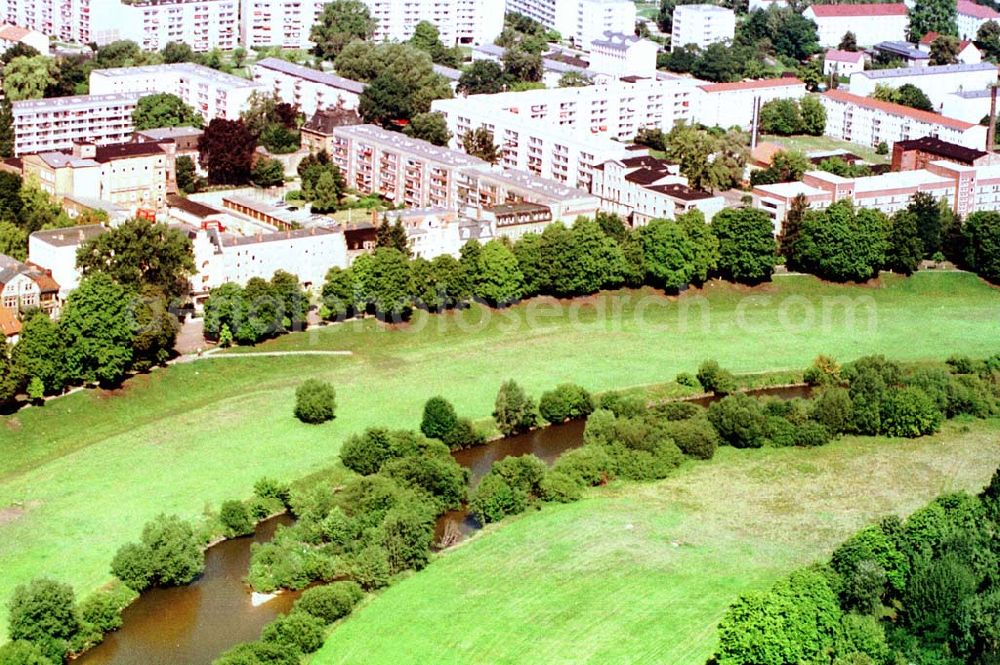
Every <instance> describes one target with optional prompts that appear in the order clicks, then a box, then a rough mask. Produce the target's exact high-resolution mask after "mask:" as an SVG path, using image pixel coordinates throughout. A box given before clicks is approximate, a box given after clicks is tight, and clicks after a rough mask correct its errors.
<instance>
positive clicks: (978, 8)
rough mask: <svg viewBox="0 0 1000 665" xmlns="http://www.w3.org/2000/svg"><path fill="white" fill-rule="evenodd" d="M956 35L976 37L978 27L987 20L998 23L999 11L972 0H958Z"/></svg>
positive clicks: (969, 37) (963, 37)
mask: <svg viewBox="0 0 1000 665" xmlns="http://www.w3.org/2000/svg"><path fill="white" fill-rule="evenodd" d="M956 9H957V16H956V17H955V19H956V23H957V24H958V36H959V38H961V39H970V40H971V39H976V37H977V35H978V34H979V28H981V27H983V24H984V23H986V22H987V21H996V22H998V23H1000V12H997V10H995V9H993V8H992V7H987V6H986V5H981V4H979V3H978V2H972V0H958V2H957V3H956Z"/></svg>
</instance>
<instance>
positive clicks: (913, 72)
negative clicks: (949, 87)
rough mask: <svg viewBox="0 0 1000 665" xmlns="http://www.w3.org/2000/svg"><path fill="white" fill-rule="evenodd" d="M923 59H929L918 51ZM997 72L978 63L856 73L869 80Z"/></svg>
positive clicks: (984, 64) (985, 64) (992, 66)
mask: <svg viewBox="0 0 1000 665" xmlns="http://www.w3.org/2000/svg"><path fill="white" fill-rule="evenodd" d="M920 53H922V54H923V55H924V56H925V57H929V56H928V55H927V54H926V53H924V52H923V51H920ZM987 71H992V72H993V73H994V74H995V73H996V72H997V66H996V65H994V64H993V63H990V62H980V63H978V64H975V65H931V66H927V67H897V68H895V69H875V70H871V71H867V72H858V73H857V76H864V77H865V78H870V79H885V78H895V77H897V76H906V77H909V76H934V75H936V74H971V73H973V72H987Z"/></svg>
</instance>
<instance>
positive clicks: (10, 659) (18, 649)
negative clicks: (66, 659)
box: [0, 640, 62, 665]
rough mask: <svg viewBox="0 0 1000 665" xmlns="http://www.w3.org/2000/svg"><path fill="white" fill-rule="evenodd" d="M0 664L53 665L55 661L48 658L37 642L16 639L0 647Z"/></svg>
mask: <svg viewBox="0 0 1000 665" xmlns="http://www.w3.org/2000/svg"><path fill="white" fill-rule="evenodd" d="M60 662H62V660H61V659H60ZM0 665H55V661H53V660H52V659H50V658H48V657H47V656H46V655H45V654H44V653H43V652H42V650H41V649H40V648H39V647H38V645H37V644H34V643H32V642H27V641H25V640H17V641H15V642H8V643H7V644H5V645H3V646H2V647H0Z"/></svg>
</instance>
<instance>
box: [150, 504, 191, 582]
mask: <svg viewBox="0 0 1000 665" xmlns="http://www.w3.org/2000/svg"><path fill="white" fill-rule="evenodd" d="M142 544H143V545H144V546H145V547H146V548H147V549H148V550H149V557H150V559H149V560H150V570H151V571H152V575H153V582H154V583H156V584H161V585H174V584H187V583H188V582H190V581H192V580H193V579H194V578H196V577H198V575H199V574H200V573H201V571H202V569H203V568H204V567H205V555H204V554H203V553H202V551H201V546H200V545H199V543H198V539H197V538H196V537H195V534H194V529H192V528H191V524H190V523H188V522H186V521H184V520H182V519H181V518H179V517H177V516H176V515H162V514H161V515H159V516H157V517H156V518H155V519H153V521H151V522H148V523H147V524H146V526H144V527H143V528H142Z"/></svg>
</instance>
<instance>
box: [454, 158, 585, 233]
mask: <svg viewBox="0 0 1000 665" xmlns="http://www.w3.org/2000/svg"><path fill="white" fill-rule="evenodd" d="M475 177H476V190H475V192H474V194H475V197H474V198H472V199H471V200H469V201H467V202H466V208H465V211H466V212H467V213H468V214H469V215H471V216H474V217H477V218H479V217H482V216H483V214H484V213H486V212H488V211H490V210H492V209H494V208H496V206H503V205H509V204H513V203H523V202H527V203H534V204H537V205H543V206H545V207H546V208H548V209H549V212H550V213H551V215H552V219H553V220H555V221H562V222H567V223H571V222H573V221H574V220H575V219H576V218H577V217H581V216H582V217H593V216H594V214H595V213H596V212H597V211H598V209H599V208H600V207H601V205H600V199H598V198H597V197H596V196H594V195H593V194H591V193H590V192H589V191H586V190H584V189H581V188H578V187H568V186H567V185H565V184H563V183H562V182H559V181H556V180H551V179H549V178H539V177H538V176H535V175H532V174H530V173H526V172H524V171H520V170H516V169H503V170H502V171H496V170H494V171H489V172H486V173H484V172H476V173H475ZM522 230H523V227H522ZM497 234H499V235H512V236H513V235H515V234H513V233H505V232H502V231H500V230H497Z"/></svg>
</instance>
